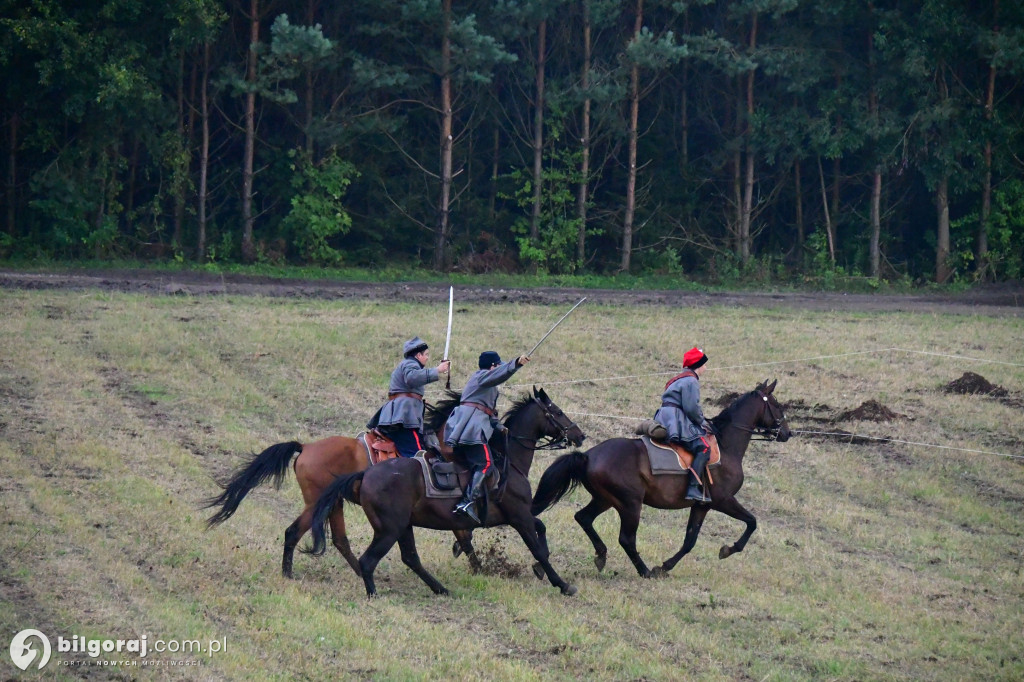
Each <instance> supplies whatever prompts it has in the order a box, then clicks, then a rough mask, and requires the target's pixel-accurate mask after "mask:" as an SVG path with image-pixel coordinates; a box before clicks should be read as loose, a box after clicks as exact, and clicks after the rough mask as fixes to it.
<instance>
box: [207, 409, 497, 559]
mask: <svg viewBox="0 0 1024 682" xmlns="http://www.w3.org/2000/svg"><path fill="white" fill-rule="evenodd" d="M446 395H447V397H446V398H444V399H442V400H440V401H438V402H437V404H436V405H429V404H428V405H427V406H426V410H425V414H424V428H425V429H426V430H429V431H434V432H436V433H442V432H443V429H444V424H445V422H446V421H447V420H448V417H449V416H450V415H451V413H452V411H453V410H454V409H455V408H456V406H458V404H459V400H460V398H461V394H460V393H458V392H455V391H448V392H447V394H446ZM295 455H298V457H297V458H295V463H294V465H293V468H294V470H295V480H296V481H298V484H299V489H300V490H301V491H302V499H303V501H304V502H305V507H304V508H303V510H302V513H301V514H299V516H298V517H297V518H296V519H295V521H293V522H292V524H291V525H290V526H288V528H287V529H286V530H285V532H284V556H283V558H282V560H281V574H282V575H284V577H286V578H292V577H294V576H293V574H292V563H293V560H294V557H295V547H296V546H297V545H298V544H299V540H301V539H302V536H303V535H305V534H306V532H307V531H308V530H309V528H310V525H311V523H312V520H313V506H314V505H315V504H316V501H317V500H318V499H319V498H320V495H321V494H322V493H323V491H324V490H325V489H326V488H327V487H328V486H329V485H330V484H331V482H332V481H334V478H335V477H336V476H340V475H343V474H351V473H355V472H357V471H363V470H364V469H366V468H367V467H369V466H370V462H369V458H368V456H367V452H366V446H365V445H363V443H362V441H361V440H360V439H357V438H349V437H347V436H329V437H327V438H324V439H321V440H318V441H314V442H312V443H300V442H298V441H289V442H287V443H277V444H276V445H271V446H270V447H268V448H267V449H266V450H264V451H263V452H261V453H260V454H258V455H254V456H253V457H252V458H251V459H250V460H249V461H248V462H246V463H245V464H243V465H242V466H241V467H239V468H238V469H237V470H236V471H235V473H234V475H232V476H231V478H230V479H229V480H228V481H227V482H226V483H221V484H220V486H221V488H222V490H223V492H222V493H221V494H220V495H218V496H217V497H213V498H210V499H208V500H206V501H205V502H204V504H203V508H210V507H220V510H219V511H217V513H215V514H214V515H213V516H211V517H210V518H209V519H208V520H207V528H212V527H214V526H217V525H219V524H221V523H223V522H225V521H227V520H228V519H229V518H231V516H232V515H233V514H234V513H235V511H236V510H237V509H238V505H239V504H241V503H242V500H243V499H245V496H246V495H247V494H249V491H251V490H252V489H253V488H255V487H257V486H259V485H261V484H262V483H264V482H266V481H267V480H268V479H270V478H273V479H274V487H276V488H277V489H280V488H281V484H282V483H283V482H284V477H285V474H286V473H287V471H288V464H289V463H290V462H291V461H292V458H293V457H295ZM330 523H331V538H332V540H333V543H334V546H335V547H336V548H337V550H338V551H339V552H340V553H341V555H342V557H344V558H345V561H347V562H348V565H349V566H351V567H352V570H353V571H355V573H356V575H360V570H359V562H358V561H357V560H356V557H355V554H353V553H352V548H351V547H350V545H349V542H348V536H347V535H346V532H345V514H344V511H343V509H342V508H341V507H340V506H339V507H338V508H337V510H335V512H334V513H333V514H331V517H330ZM455 537H456V541H455V544H454V545H453V549H452V552H453V554H455V556H458V555H459V554H461V553H462V552H465V553H466V556H467V558H468V559H469V562H470V566H471V567H472V569H473V571H474V572H477V571H479V570H481V568H482V564H481V562H480V560H479V558H478V557H477V555H476V553H475V552H474V551H473V545H472V532H471V531H462V530H457V531H455Z"/></svg>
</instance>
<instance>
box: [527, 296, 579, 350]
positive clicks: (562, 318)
mask: <svg viewBox="0 0 1024 682" xmlns="http://www.w3.org/2000/svg"><path fill="white" fill-rule="evenodd" d="M585 300H587V297H586V296H584V297H583V298H581V299H580V300H579V301H577V302H576V305H574V306H573V307H572V308H570V309H569V312H568V313H566V314H565V315H562V317H560V318H559V319H558V322H555V325H554V327H551V329H549V330H548V333H547V334H545V335H544V336H542V337H541V339H540V341H538V342H537V345H536V346H534V347H533V349H532V350H531V351H530V352H529V353H527V354H526V357H532V356H533V352H534V351H535V350H537V349H538V348H540V344H542V343H544V341H545V339H547V338H548V337H549V336H551V332H553V331H555V327H557V326H558V325H560V324H562V320H564V319H565V318H567V317H569V314H570V313H572V311H574V310H576V309H577V308H579V307H580V304H581V303H583V302H584V301H585Z"/></svg>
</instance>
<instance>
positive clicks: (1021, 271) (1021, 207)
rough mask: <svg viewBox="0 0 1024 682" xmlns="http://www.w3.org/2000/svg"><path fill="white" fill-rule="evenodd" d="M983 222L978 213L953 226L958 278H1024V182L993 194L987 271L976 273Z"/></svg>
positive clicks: (1010, 183)
mask: <svg viewBox="0 0 1024 682" xmlns="http://www.w3.org/2000/svg"><path fill="white" fill-rule="evenodd" d="M980 220H981V217H980V213H978V212H977V211H975V212H972V213H969V214H967V215H966V216H964V217H963V218H960V219H959V220H955V221H953V222H952V223H951V224H950V230H949V231H950V261H951V264H952V266H953V268H954V270H955V275H956V277H957V279H958V280H960V281H967V280H970V279H975V278H978V277H986V276H989V275H991V276H993V277H994V278H995V279H997V280H1003V279H1021V278H1022V277H1024V181H1021V180H1018V179H1013V180H1009V181H1007V182H1005V183H1003V184H1002V185H1000V186H999V187H998V188H996V190H995V191H994V192H993V193H992V213H991V215H990V216H989V226H988V254H987V256H986V260H987V263H986V268H985V269H984V270H982V271H977V269H976V268H977V267H978V266H977V264H976V263H975V254H974V245H975V242H976V240H977V233H978V226H979V221H980Z"/></svg>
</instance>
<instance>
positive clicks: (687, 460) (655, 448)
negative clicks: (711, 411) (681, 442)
mask: <svg viewBox="0 0 1024 682" xmlns="http://www.w3.org/2000/svg"><path fill="white" fill-rule="evenodd" d="M707 439H708V444H709V445H710V446H711V458H710V459H709V460H708V468H709V469H711V468H714V467H717V466H719V465H721V463H722V451H721V450H719V449H718V439H717V438H715V437H714V436H711V435H709V436H707ZM640 440H641V441H642V442H643V444H644V447H646V448H647V458H648V459H649V460H650V461H651V473H653V474H668V475H673V474H674V475H682V474H686V473H689V470H690V466H691V465H692V464H693V454H692V453H689V452H687V451H686V450H684V449H683V448H674V447H672V446H670V445H669V444H668V443H659V442H657V441H654V440H651V438H650V436H640Z"/></svg>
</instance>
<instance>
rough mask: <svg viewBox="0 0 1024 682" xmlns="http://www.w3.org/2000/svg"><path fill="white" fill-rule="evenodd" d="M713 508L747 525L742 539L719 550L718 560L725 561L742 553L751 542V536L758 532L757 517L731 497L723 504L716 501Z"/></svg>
mask: <svg viewBox="0 0 1024 682" xmlns="http://www.w3.org/2000/svg"><path fill="white" fill-rule="evenodd" d="M711 508H712V509H716V510H718V511H720V512H722V513H723V514H725V515H726V516H731V517H732V518H734V519H736V520H738V521H742V522H743V523H745V524H747V529H746V530H745V531H743V535H741V536H740V539H739V540H737V541H736V543H735V544H733V546H732V547H730V546H728V545H722V548H721V549H720V550H718V558H719V559H725V558H726V557H729V556H732V555H733V554H735V553H736V552H742V551H743V548H744V547H746V546H747V540H749V539H750V536H751V535H753V534H754V531H755V530H757V517H756V516H754V515H753V514H751V513H750V512H749V511H747V510H746V508H745V507H744V506H743V505H742V504H740V503H739V502H737V501H736V498H735V497H730V498H729V499H727V500H724V501H723V502H717V501H716V502H715V503H714V504H712V505H711Z"/></svg>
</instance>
